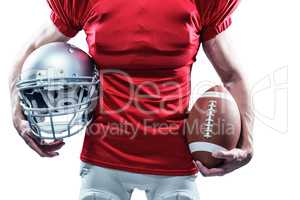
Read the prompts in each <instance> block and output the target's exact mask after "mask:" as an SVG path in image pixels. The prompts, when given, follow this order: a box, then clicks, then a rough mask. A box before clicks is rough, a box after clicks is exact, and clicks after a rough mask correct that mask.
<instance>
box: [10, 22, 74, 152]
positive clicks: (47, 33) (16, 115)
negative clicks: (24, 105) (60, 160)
mask: <svg viewBox="0 0 300 200" xmlns="http://www.w3.org/2000/svg"><path fill="white" fill-rule="evenodd" d="M69 39H70V38H68V37H66V36H64V35H63V34H62V33H60V32H59V31H58V30H57V28H56V27H55V25H54V24H53V23H52V22H48V23H46V24H45V25H44V26H43V27H41V28H40V30H38V31H37V32H36V34H35V35H34V36H33V37H31V39H30V40H29V41H28V42H27V44H25V45H24V46H23V47H22V49H21V52H20V53H19V54H18V55H17V57H16V60H15V62H14V64H13V66H12V70H11V73H10V77H9V87H10V88H9V89H10V97H11V108H12V109H11V110H12V118H13V124H14V127H15V128H16V130H17V132H18V133H19V135H20V136H21V137H22V138H23V139H24V141H25V142H26V143H27V144H28V145H29V146H30V147H31V148H32V149H33V150H34V151H36V152H37V153H38V154H39V155H40V156H42V157H53V156H56V155H58V153H57V152H55V151H57V150H58V149H60V148H61V147H62V146H63V144H64V143H63V142H62V141H54V142H52V143H41V141H40V140H39V139H37V138H35V137H34V136H33V135H32V134H31V131H30V128H29V125H28V122H27V121H26V119H25V117H24V115H23V113H22V110H21V106H20V101H19V97H18V92H17V88H16V82H17V80H18V78H19V76H20V72H21V70H22V66H23V63H24V62H25V60H26V58H27V57H28V56H29V55H30V54H31V53H32V52H33V51H34V50H35V49H37V48H39V47H40V46H42V45H44V44H47V43H50V42H58V41H62V42H66V41H68V40H69Z"/></svg>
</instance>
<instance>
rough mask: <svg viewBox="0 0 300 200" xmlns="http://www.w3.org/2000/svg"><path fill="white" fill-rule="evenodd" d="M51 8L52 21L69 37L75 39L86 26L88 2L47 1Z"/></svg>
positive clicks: (68, 0)
mask: <svg viewBox="0 0 300 200" xmlns="http://www.w3.org/2000/svg"><path fill="white" fill-rule="evenodd" d="M47 1H48V4H49V6H50V8H51V15H50V17H51V20H52V21H53V23H54V24H55V26H56V27H57V28H58V30H59V31H60V32H61V33H63V34H64V35H65V36H67V37H74V36H75V35H76V34H77V33H78V32H79V31H80V30H82V27H83V25H84V21H85V19H86V17H87V12H88V7H87V4H88V3H87V2H89V1H86V0H84V1H80V0H47Z"/></svg>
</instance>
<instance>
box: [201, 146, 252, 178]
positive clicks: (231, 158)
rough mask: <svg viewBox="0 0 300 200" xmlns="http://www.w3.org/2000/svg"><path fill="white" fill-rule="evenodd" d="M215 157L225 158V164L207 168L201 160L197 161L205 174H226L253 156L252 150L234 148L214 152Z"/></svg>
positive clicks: (247, 161) (244, 163) (246, 162)
mask: <svg viewBox="0 0 300 200" xmlns="http://www.w3.org/2000/svg"><path fill="white" fill-rule="evenodd" d="M212 156H213V157H215V158H220V159H225V161H224V164H223V165H222V166H220V167H218V168H211V169H208V168H206V167H205V166H204V165H203V164H202V163H201V162H200V161H195V162H196V165H197V167H198V169H199V171H200V173H201V174H202V175H203V176H224V175H225V174H228V173H230V172H232V171H234V170H236V169H238V168H240V167H242V166H244V165H246V164H248V163H249V162H250V160H251V159H252V156H253V151H252V150H243V149H232V150H230V151H219V152H215V153H212Z"/></svg>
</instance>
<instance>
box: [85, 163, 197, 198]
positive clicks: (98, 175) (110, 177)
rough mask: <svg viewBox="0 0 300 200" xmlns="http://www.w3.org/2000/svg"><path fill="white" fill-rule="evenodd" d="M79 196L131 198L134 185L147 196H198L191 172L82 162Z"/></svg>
mask: <svg viewBox="0 0 300 200" xmlns="http://www.w3.org/2000/svg"><path fill="white" fill-rule="evenodd" d="M80 176H81V190H80V200H130V197H131V194H132V192H133V190H134V189H135V188H137V189H140V190H144V191H145V192H146V195H147V198H148V200H199V196H198V191H197V186H196V183H195V179H196V177H197V175H192V176H158V175H148V174H138V173H131V172H126V171H120V170H115V169H108V168H103V167H98V166H95V165H91V164H88V163H85V162H81V168H80Z"/></svg>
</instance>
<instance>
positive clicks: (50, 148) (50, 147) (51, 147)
mask: <svg viewBox="0 0 300 200" xmlns="http://www.w3.org/2000/svg"><path fill="white" fill-rule="evenodd" d="M64 145H65V143H64V142H62V143H57V144H55V145H46V146H44V145H42V146H40V147H41V148H42V149H43V150H44V151H48V152H49V151H58V150H59V149H61V148H62V147H63V146H64Z"/></svg>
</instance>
